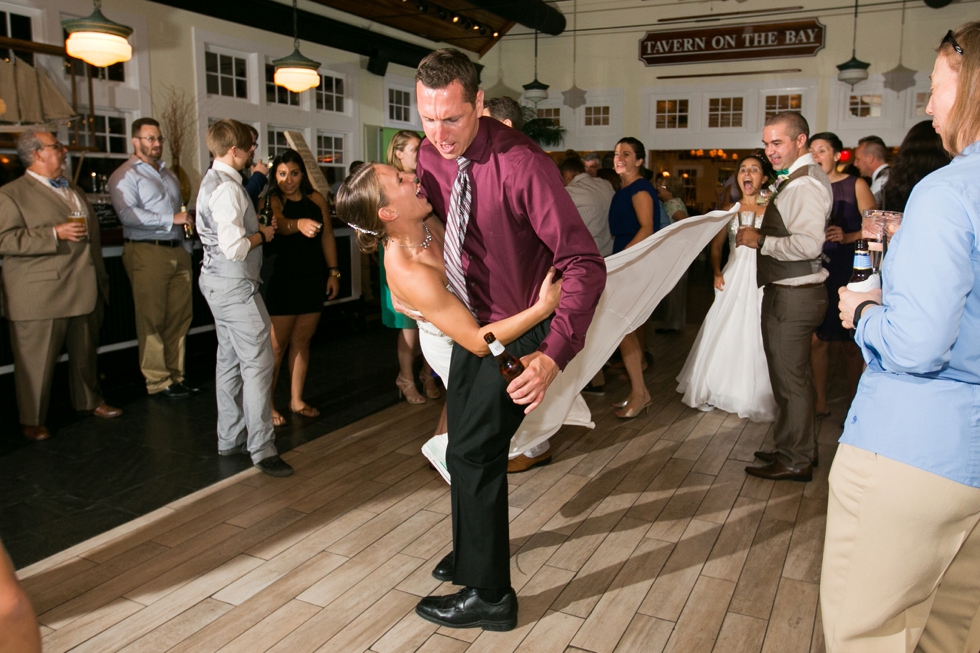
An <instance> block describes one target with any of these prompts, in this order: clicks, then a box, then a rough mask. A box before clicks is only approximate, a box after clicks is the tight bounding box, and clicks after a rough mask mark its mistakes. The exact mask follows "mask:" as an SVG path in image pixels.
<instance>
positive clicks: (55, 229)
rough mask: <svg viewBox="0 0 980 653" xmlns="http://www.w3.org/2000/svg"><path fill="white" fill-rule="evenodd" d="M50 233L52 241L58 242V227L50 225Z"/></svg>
mask: <svg viewBox="0 0 980 653" xmlns="http://www.w3.org/2000/svg"><path fill="white" fill-rule="evenodd" d="M51 233H53V234H54V242H58V228H57V227H51Z"/></svg>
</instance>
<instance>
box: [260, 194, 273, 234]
mask: <svg viewBox="0 0 980 653" xmlns="http://www.w3.org/2000/svg"><path fill="white" fill-rule="evenodd" d="M259 224H260V225H262V226H263V227H268V226H269V225H271V224H272V196H271V195H266V196H265V204H263V205H262V210H261V211H259Z"/></svg>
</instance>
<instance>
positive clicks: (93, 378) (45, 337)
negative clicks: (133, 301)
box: [9, 298, 103, 426]
mask: <svg viewBox="0 0 980 653" xmlns="http://www.w3.org/2000/svg"><path fill="white" fill-rule="evenodd" d="M9 326H10V347H11V349H13V351H14V384H15V385H16V386H17V410H18V412H19V413H20V423H21V424H23V425H25V426H43V425H44V423H45V421H46V420H47V416H48V404H49V403H50V401H51V380H52V378H53V377H54V367H55V363H57V361H58V355H59V354H60V353H61V348H62V347H64V348H65V349H66V350H68V387H69V389H70V391H71V405H72V407H73V408H74V409H75V410H94V409H95V408H98V407H99V406H100V405H101V404H102V403H103V401H102V389H101V388H100V387H99V374H98V369H97V365H96V362H97V359H98V353H97V351H96V348H97V347H98V345H99V328H100V327H101V326H102V299H101V298H99V299H98V300H96V304H95V310H94V311H92V312H91V313H89V314H87V315H78V316H75V317H63V318H58V319H55V320H11V321H10V322H9Z"/></svg>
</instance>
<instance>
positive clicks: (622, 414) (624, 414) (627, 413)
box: [616, 399, 653, 419]
mask: <svg viewBox="0 0 980 653" xmlns="http://www.w3.org/2000/svg"><path fill="white" fill-rule="evenodd" d="M652 403H653V400H652V399H647V401H646V403H645V404H643V405H642V406H639V407H638V408H630V407H629V404H627V405H626V407H625V408H623V409H622V410H617V411H616V417H618V418H619V419H633V418H634V417H636V416H638V415H639V414H640V413H646V412H649V411H650V404H652Z"/></svg>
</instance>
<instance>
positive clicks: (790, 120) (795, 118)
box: [766, 111, 810, 140]
mask: <svg viewBox="0 0 980 653" xmlns="http://www.w3.org/2000/svg"><path fill="white" fill-rule="evenodd" d="M772 125H785V127H786V131H787V132H788V133H789V136H790V138H792V139H794V140H796V139H797V138H799V136H800V134H803V135H804V136H806V137H807V138H810V124H809V123H808V122H807V121H806V118H804V117H803V114H801V113H799V112H798V111H782V112H780V113H777V114H776V115H774V116H771V117H769V118H768V119H767V120H766V127H770V126H772Z"/></svg>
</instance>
